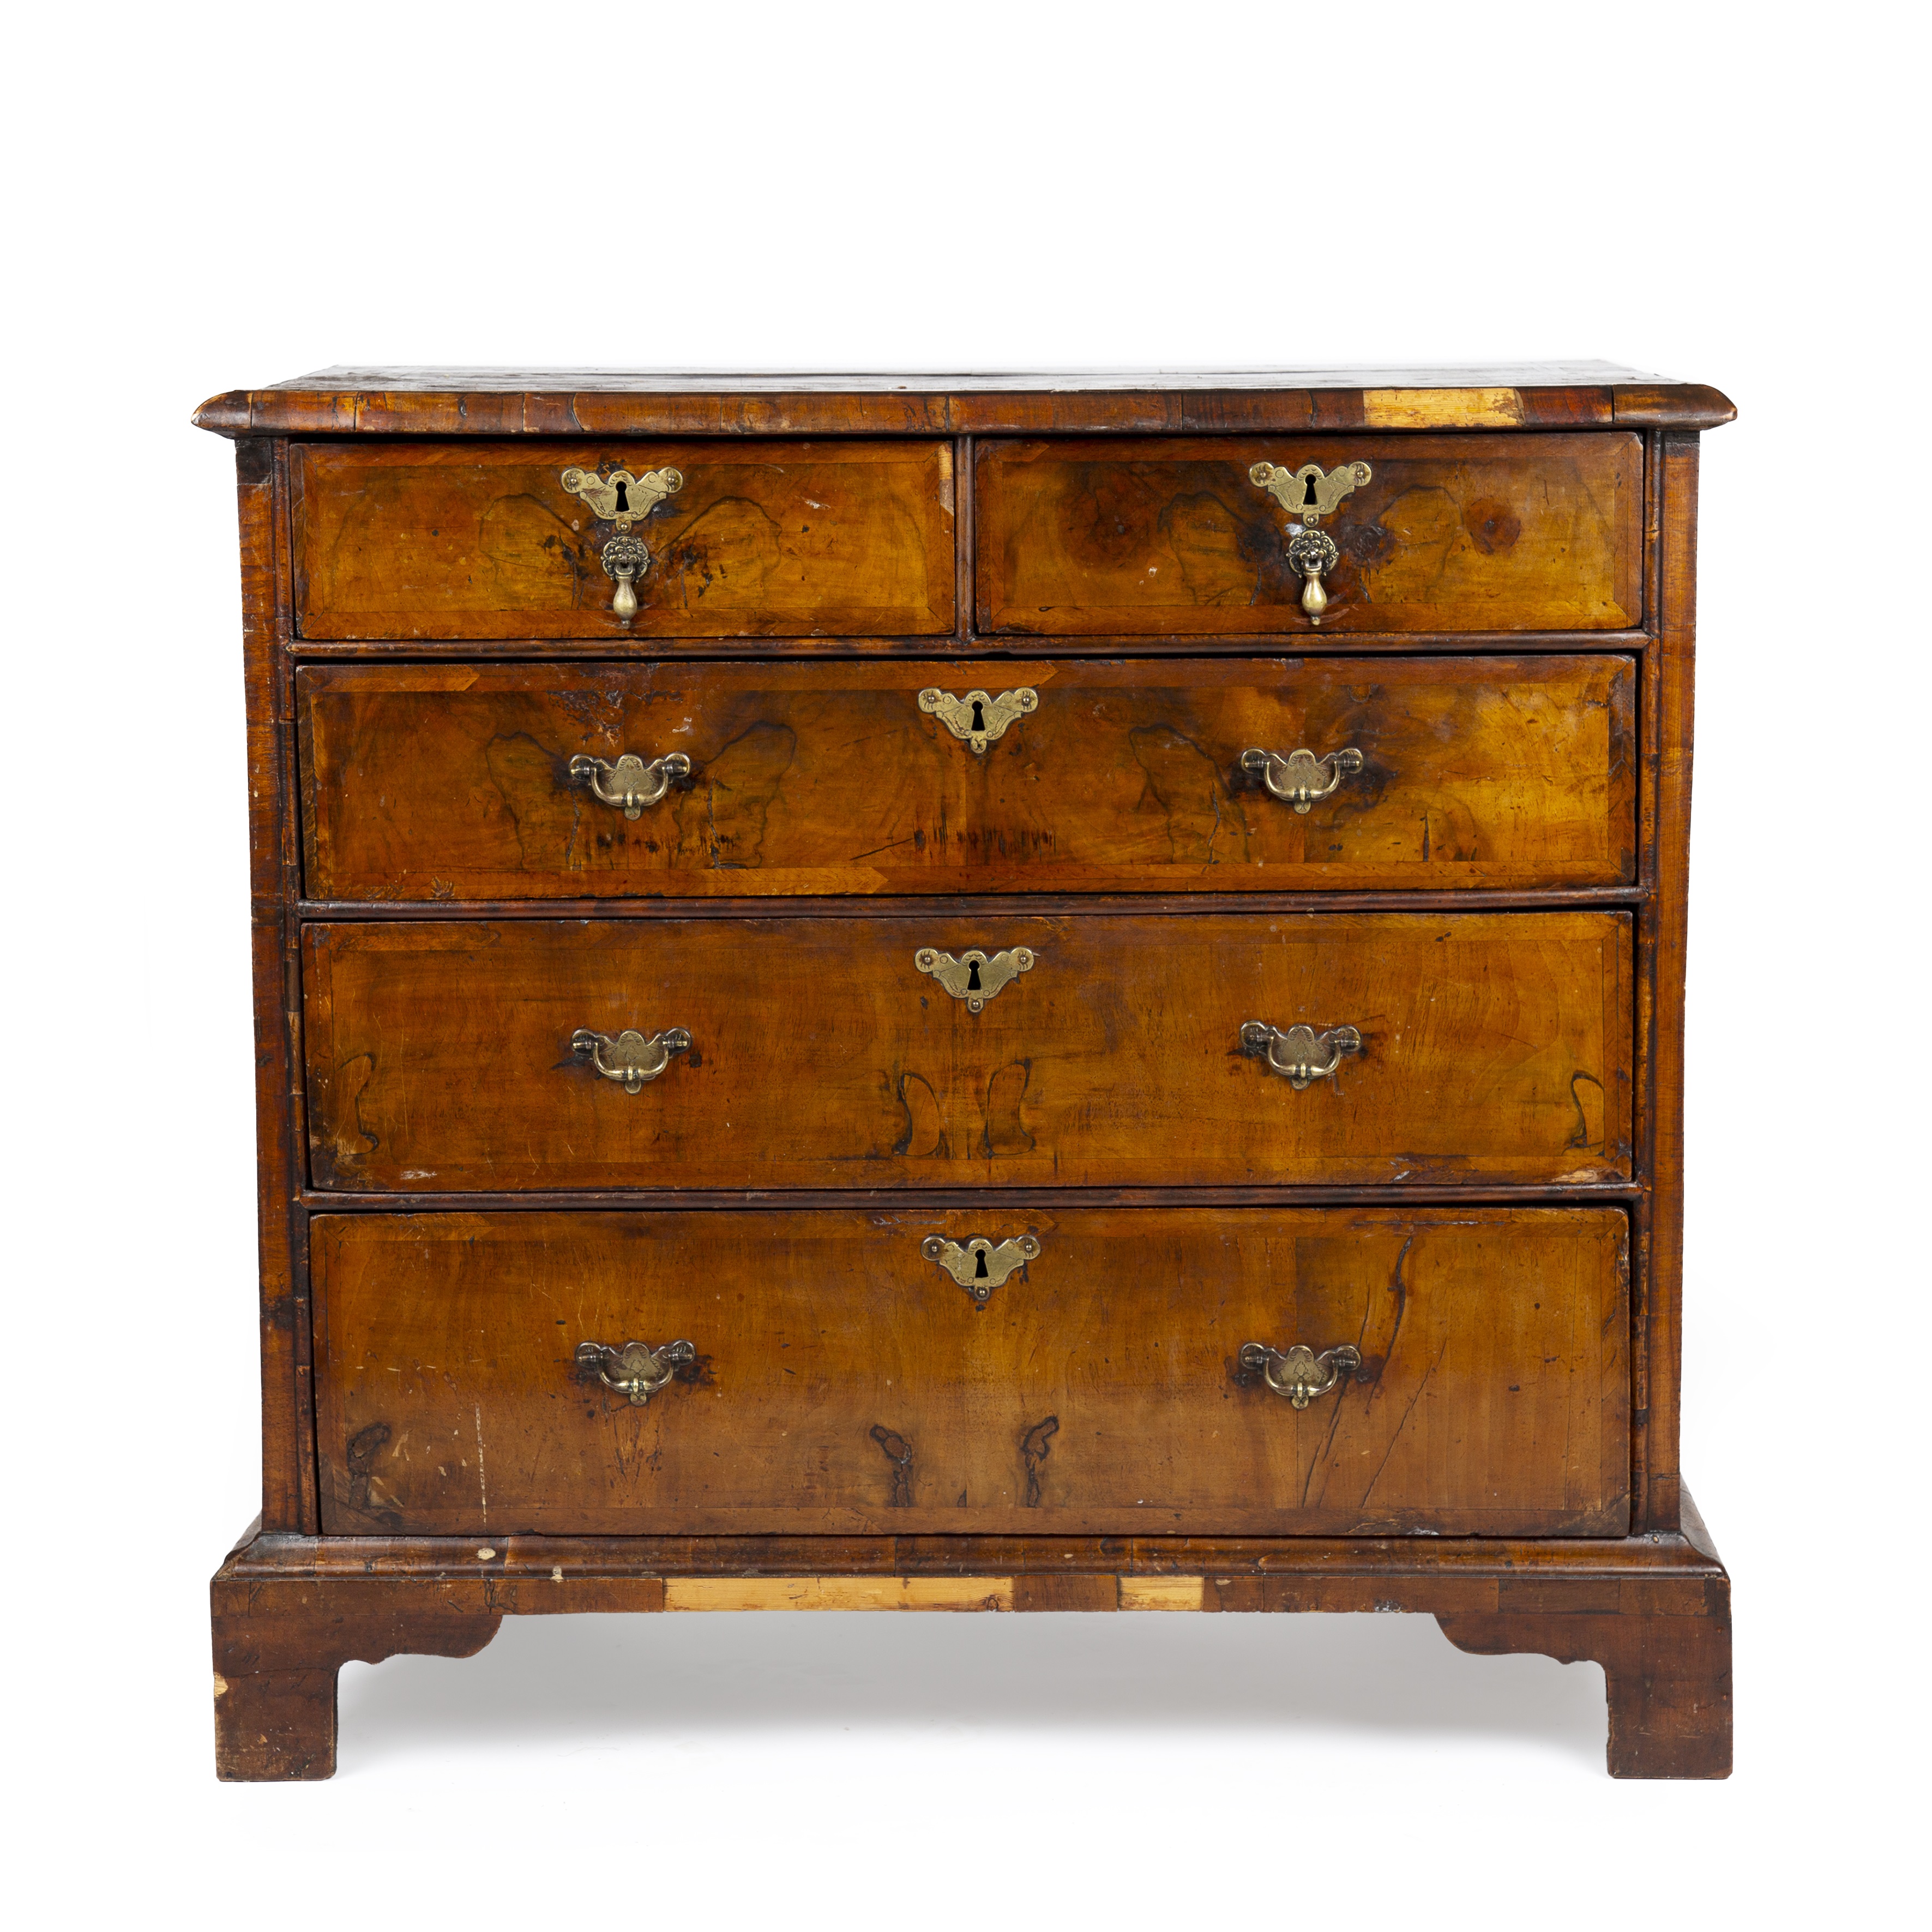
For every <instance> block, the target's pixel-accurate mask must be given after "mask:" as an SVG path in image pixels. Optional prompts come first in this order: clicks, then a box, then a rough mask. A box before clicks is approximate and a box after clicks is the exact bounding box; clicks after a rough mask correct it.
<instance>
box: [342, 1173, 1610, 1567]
mask: <svg viewBox="0 0 1932 1932" xmlns="http://www.w3.org/2000/svg"><path fill="white" fill-rule="evenodd" d="M1023 1225H1024V1227H1025V1230H1026V1231H1027V1232H1031V1233H1032V1234H1033V1235H1034V1236H1035V1237H1036V1238H1037V1239H1038V1241H1040V1249H1041V1251H1040V1255H1039V1256H1038V1258H1037V1259H1035V1260H1034V1262H1031V1264H1030V1265H1028V1266H1027V1267H1026V1268H1024V1269H1022V1271H1021V1272H1020V1273H1019V1274H1016V1275H1014V1276H1013V1277H1010V1278H1009V1279H1008V1280H1007V1281H1006V1282H1004V1283H1002V1284H1001V1286H998V1288H996V1289H993V1290H992V1292H991V1293H990V1295H989V1299H988V1301H987V1302H986V1304H984V1305H981V1304H977V1303H976V1302H975V1301H974V1299H973V1298H972V1297H971V1295H968V1293H967V1292H966V1291H965V1289H962V1288H961V1287H960V1286H959V1285H958V1284H957V1283H955V1282H954V1281H953V1280H952V1279H951V1277H950V1276H948V1275H947V1274H945V1273H944V1271H941V1269H940V1268H938V1267H937V1266H936V1265H935V1264H934V1263H933V1262H931V1261H929V1260H928V1259H926V1257H925V1256H924V1255H923V1254H922V1252H921V1248H920V1244H921V1242H922V1241H923V1240H924V1239H925V1238H926V1237H927V1236H928V1235H934V1234H938V1235H946V1236H948V1237H950V1238H953V1239H954V1240H956V1241H965V1240H966V1239H967V1238H969V1237H970V1236H971V1235H974V1234H976V1233H986V1234H989V1235H993V1236H994V1237H995V1238H1004V1237H1005V1236H1006V1235H1008V1234H1010V1233H1016V1232H1020V1231H1021V1229H1020V1226H1009V1225H1008V1222H1007V1220H1006V1219H1003V1218H1002V1217H1001V1214H1000V1213H999V1211H998V1209H997V1208H995V1207H992V1205H989V1206H988V1207H986V1208H981V1209H977V1210H973V1211H959V1212H956V1213H953V1214H882V1213H872V1214H865V1213H860V1212H855V1211H842V1212H838V1213H799V1212H785V1213H750V1212H745V1213H738V1214H729V1215H725V1214H494V1215H478V1214H440V1215H418V1216H395V1215H341V1216H338V1215H326V1216H323V1217H320V1218H319V1219H318V1220H317V1221H316V1223H314V1231H313V1238H314V1262H313V1266H314V1279H315V1284H316V1292H317V1298H318V1331H317V1334H318V1349H319V1356H320V1381H319V1387H320V1392H321V1414H320V1419H319V1423H318V1430H319V1438H320V1451H321V1456H322V1467H323V1489H324V1496H325V1508H324V1522H325V1526H326V1527H327V1528H328V1529H331V1530H340V1531H345V1532H356V1531H358V1530H361V1531H364V1532H368V1531H371V1530H375V1529H387V1530H389V1531H392V1532H403V1533H408V1532H427V1533H437V1534H473V1535H477V1536H479V1537H486V1538H487V1537H488V1536H490V1535H498V1534H500V1535H508V1534H510V1533H512V1532H520V1533H526V1534H528V1533H538V1532H550V1531H555V1532H573V1533H596V1532H612V1533H617V1532H625V1531H630V1532H638V1533H643V1534H663V1533H667V1532H707V1531H719V1532H736V1533H739V1534H745V1533H757V1532H774V1533H783V1532H796V1531H798V1530H800V1529H812V1530H820V1531H824V1530H844V1531H853V1532H865V1531H892V1530H895V1529H903V1530H904V1531H906V1532H921V1531H927V1532H933V1531H944V1530H975V1529H978V1530H982V1531H983V1530H985V1529H989V1528H992V1527H998V1526H1005V1527H1008V1528H1011V1529H1022V1528H1025V1529H1034V1530H1037V1531H1039V1532H1049V1533H1050V1532H1054V1531H1056V1530H1061V1529H1064V1530H1067V1531H1069V1532H1087V1533H1100V1534H1116V1535H1127V1534H1134V1533H1147V1532H1152V1531H1154V1530H1156V1529H1170V1530H1172V1529H1179V1530H1185V1531H1190V1532H1196V1533H1200V1534H1217V1533H1220V1534H1247V1533H1253V1534H1261V1535H1268V1534H1280V1533H1282V1532H1294V1531H1303V1532H1324V1533H1327V1532H1391V1531H1396V1532H1400V1531H1403V1530H1411V1529H1417V1528H1427V1529H1433V1530H1436V1531H1438V1532H1442V1533H1443V1534H1446V1535H1467V1534H1471V1533H1476V1532H1481V1533H1485V1534H1493V1535H1520V1534H1532V1533H1533V1534H1544V1535H1549V1534H1574V1535H1619V1534H1621V1533H1622V1530H1623V1529H1624V1527H1625V1523H1626V1522H1627V1520H1628V1481H1629V1473H1628V1472H1629V1445H1628V1367H1627V1362H1626V1359H1625V1335H1626V1334H1627V1331H1628V1319H1627V1311H1626V1288H1625V1281H1626V1272H1627V1262H1626V1248H1627V1242H1628V1223H1627V1221H1626V1219H1625V1216H1624V1214H1622V1212H1621V1211H1619V1210H1616V1209H1614V1208H1574V1209H1562V1208H1558V1209H1540V1208H1529V1209H1521V1208H1514V1209H1501V1208H1492V1209H1481V1208H1467V1209H1454V1210H1433V1211H1432V1210H1429V1209H1392V1210H1386V1211H1382V1210H1378V1211H1362V1210H1350V1209H1304V1210H1301V1211H1246V1212H1240V1213H1230V1212H1228V1211H1212V1210H1205V1211H1204V1210H1199V1209H1191V1210H1190V1209H1175V1210H1144V1211H1120V1210H1097V1211H1082V1210H1073V1211H1063V1212H1060V1213H1058V1214H1034V1215H1033V1216H1031V1217H1028V1219H1027V1220H1026V1221H1025V1223H1024V1224H1023ZM674 1339H684V1340H689V1341H690V1342H691V1343H693V1345H694V1346H695V1348H696V1349H697V1361H696V1362H695V1363H694V1364H693V1365H692V1366H691V1367H690V1368H689V1369H688V1370H685V1371H683V1372H682V1374H681V1376H680V1379H679V1381H678V1382H676V1383H674V1384H673V1385H672V1387H671V1388H670V1390H669V1391H667V1392H666V1393H665V1394H662V1395H660V1396H658V1397H655V1398H654V1399H653V1400H652V1401H651V1402H650V1403H649V1405H648V1406H645V1407H643V1408H634V1407H632V1406H630V1405H628V1403H625V1402H624V1401H623V1400H622V1398H621V1397H616V1396H613V1395H612V1394H609V1393H608V1392H607V1391H604V1389H602V1388H601V1387H599V1386H598V1385H596V1384H595V1382H589V1383H586V1382H584V1381H583V1380H582V1379H580V1376H579V1375H578V1374H577V1372H576V1371H575V1370H574V1367H573V1358H574V1352H575V1350H576V1349H577V1346H578V1345H579V1344H580V1343H583V1342H584V1341H601V1342H604V1343H607V1344H610V1345H611V1346H616V1345H618V1344H620V1343H623V1342H625V1341H627V1340H643V1341H646V1342H648V1343H651V1344H652V1345H653V1346H658V1345H661V1344H663V1343H667V1342H669V1341H670V1340H674ZM1255 1340H1259V1341H1262V1342H1265V1343H1268V1345H1269V1346H1274V1347H1277V1348H1281V1349H1286V1347H1287V1346H1289V1344H1290V1343H1291V1342H1295V1341H1300V1342H1303V1343H1307V1345H1309V1346H1311V1347H1313V1348H1315V1349H1328V1348H1332V1347H1334V1346H1338V1345H1339V1344H1340V1343H1344V1342H1346V1343H1352V1344H1353V1345H1355V1346H1356V1347H1358V1349H1360V1350H1361V1352H1362V1355H1363V1358H1364V1360H1363V1366H1362V1370H1361V1373H1360V1375H1359V1376H1358V1377H1357V1378H1356V1379H1355V1380H1354V1381H1353V1382H1350V1383H1349V1384H1348V1385H1346V1386H1344V1387H1343V1388H1341V1389H1340V1390H1338V1391H1335V1392H1334V1393H1332V1394H1330V1395H1328V1396H1326V1397H1322V1398H1319V1399H1318V1400H1316V1401H1315V1402H1314V1403H1311V1405H1310V1407H1309V1408H1308V1409H1306V1410H1304V1411H1301V1412H1297V1411H1296V1410H1295V1409H1293V1408H1292V1406H1290V1405H1289V1403H1287V1402H1286V1401H1285V1400H1283V1398H1281V1397H1279V1396H1277V1395H1275V1394H1273V1393H1272V1392H1271V1391H1269V1390H1268V1388H1266V1387H1265V1385H1264V1384H1263V1383H1262V1382H1261V1381H1260V1380H1259V1378H1258V1377H1256V1376H1252V1375H1250V1374H1249V1373H1247V1371H1245V1370H1241V1368H1240V1367H1238V1364H1237V1362H1236V1361H1235V1357H1236V1355H1237V1352H1238V1349H1240V1347H1241V1345H1242V1344H1243V1343H1245V1342H1248V1341H1255Z"/></svg>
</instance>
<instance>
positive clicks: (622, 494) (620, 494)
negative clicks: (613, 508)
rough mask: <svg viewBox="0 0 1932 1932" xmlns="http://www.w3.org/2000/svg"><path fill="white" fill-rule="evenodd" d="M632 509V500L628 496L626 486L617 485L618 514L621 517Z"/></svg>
mask: <svg viewBox="0 0 1932 1932" xmlns="http://www.w3.org/2000/svg"><path fill="white" fill-rule="evenodd" d="M630 507H631V499H630V496H629V495H628V493H627V492H626V490H625V485H624V484H622V483H619V484H618V485H617V510H618V514H619V515H622V514H624V513H625V511H628V509H629V508H630Z"/></svg>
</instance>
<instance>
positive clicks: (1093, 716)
mask: <svg viewBox="0 0 1932 1932" xmlns="http://www.w3.org/2000/svg"><path fill="white" fill-rule="evenodd" d="M297 688H298V692H299V712H300V721H301V730H302V768H303V781H304V783H303V796H304V811H305V817H304V826H305V836H306V848H307V864H308V890H309V892H310V894H311V895H312V896H313V897H315V898H324V899H338V900H353V899H365V900H368V899H399V900H407V899H425V900H426V899H435V898H465V899H511V898H603V897H608V898H622V897H626V896H652V897H666V898H705V897H711V896H725V895H730V896H739V895H754V894H756V895H763V894H770V895H774V896H778V895H787V894H807V893H818V892H840V893H869V892H892V893H909V892H1012V891H1029V890H1031V891H1055V890H1058V891H1079V890H1083V889H1096V888H1099V889H1105V888H1110V887H1111V888H1115V889H1121V888H1126V889H1136V888H1138V889H1160V890H1165V891H1169V892H1229V891H1241V890H1248V889H1253V890H1272V891H1281V890H1307V889H1330V888H1333V889H1349V888H1355V889H1361V888H1385V887H1397V888H1412V889H1418V890H1439V889H1444V888H1453V887H1461V886H1487V887H1491V888H1496V887H1509V886H1544V885H1602V884H1614V883H1623V882H1625V881H1628V880H1630V879H1631V877H1633V876H1634V863H1635V861H1634V847H1635V842H1636V820H1635V808H1634V789H1635V769H1636V763H1637V760H1636V757H1635V741H1634V702H1635V689H1636V671H1635V664H1634V661H1633V660H1632V659H1631V658H1625V657H1614V656H1607V655H1606V656H1598V657H1547V658H1537V657H1529V658H1409V659H1402V658H1393V659H1385V660H1382V661H1379V662H1376V663H1375V664H1367V663H1365V662H1364V661H1363V660H1361V659H1360V658H1357V659H1355V660H1354V661H1343V660H1338V659H1334V658H1306V659H1301V660H1280V659H1277V660H1271V661H1257V660H1253V659H1226V658H1212V659H1202V658H1196V659H1192V660H1190V659H1178V660H1171V661H1166V662H1160V663H1153V664H1150V663H1140V664H1109V663H1094V662H1088V663H1082V662H1079V661H1073V662H1066V661H1063V662H1061V663H1058V664H1053V663H1032V664H1028V663H1023V662H1013V663H1004V664H1001V663H967V664H945V663H926V664H822V663H811V664H715V663H713V664H540V665H532V664H496V665H476V664H460V665H459V664H446V665H444V664H410V665H388V664H354V665H326V666H314V665H311V666H308V667H305V668H304V669H303V670H302V671H301V672H300V673H299V674H298V678H297ZM922 690H924V691H943V692H944V693H945V694H946V695H947V698H949V699H951V700H958V701H959V704H960V705H961V706H962V707H963V706H965V705H966V704H967V702H968V696H969V694H971V693H973V692H974V691H978V692H979V693H980V694H981V695H980V700H978V701H979V702H980V707H981V708H980V721H981V723H982V724H986V725H989V726H992V727H995V728H997V729H998V736H996V737H988V738H986V739H983V740H981V741H978V742H980V743H981V745H982V748H980V749H978V750H976V749H975V748H974V744H975V742H976V741H975V740H974V739H973V738H972V737H971V736H970V733H971V730H972V724H973V718H972V713H971V710H970V709H965V710H964V711H963V712H961V711H953V710H951V709H950V706H939V707H937V708H935V709H926V708H922V705H921V703H920V693H921V691H922ZM1013 692H1022V693H1025V694H1028V697H1027V698H1013V699H1011V700H1009V701H1008V702H1007V703H1006V704H1005V705H1004V706H1003V705H1002V704H1001V701H1000V700H1001V699H1002V698H1004V697H1007V694H1010V693H1013ZM1028 699H1030V700H1031V708H1030V709H1019V708H1018V707H1019V706H1020V705H1021V704H1022V703H1027V702H1028ZM929 702H930V700H929ZM946 715H950V716H952V717H953V718H955V719H956V721H957V722H958V723H959V724H960V725H962V727H964V728H965V730H967V731H968V733H969V736H968V737H966V738H965V739H962V738H961V737H959V736H957V735H956V733H955V731H954V730H953V728H951V727H949V725H948V724H947V722H946V721H945V716H946ZM1296 751H1304V752H1307V753H1310V754H1313V756H1312V757H1311V758H1310V759H1307V760H1302V761H1299V762H1296V761H1294V760H1292V754H1294V753H1295V752H1296ZM1263 752H1266V753H1271V754H1275V757H1276V760H1277V762H1276V763H1275V764H1274V766H1264V768H1263V769H1262V771H1260V772H1257V771H1256V770H1255V769H1253V768H1252V766H1253V759H1250V762H1249V763H1247V764H1244V754H1260V753H1263ZM1334 754H1345V755H1344V757H1343V759H1342V760H1341V761H1340V763H1337V760H1336V759H1335V757H1334ZM625 756H628V757H633V758H634V759H636V760H637V761H638V764H639V766H640V767H641V768H642V769H640V771H639V772H637V775H635V776H634V777H633V778H630V779H628V780H625V779H620V778H619V776H618V775H617V761H618V760H619V759H620V758H622V757H625ZM1351 757H1352V759H1353V760H1354V762H1353V764H1352V766H1351V764H1350V759H1351ZM667 758H668V759H670V760H673V764H671V765H665V764H664V763H662V761H663V760H666V759H667ZM572 760H579V761H580V762H579V763H578V764H577V766H576V767H575V769H574V770H573V766H572ZM676 760H682V761H683V763H684V764H685V766H688V769H682V770H680V769H675V768H674V766H675V761H676ZM1318 760H1326V762H1325V763H1320V762H1316V761H1318ZM585 761H592V762H585ZM600 763H601V766H603V767H605V768H606V769H603V770H601V771H600V770H599V769H598V768H597V767H598V764H600ZM1270 772H1272V773H1273V775H1274V783H1275V790H1273V791H1271V790H1269V789H1268V775H1269V773H1270ZM1331 785H1332V787H1333V789H1332V790H1330V791H1329V792H1328V795H1327V796H1317V797H1314V798H1312V799H1310V798H1308V797H1306V796H1303V795H1302V794H1303V793H1306V792H1308V791H1311V790H1319V789H1320V788H1321V787H1326V786H1331ZM599 786H601V792H602V795H601V796H600V795H599V792H598V789H597V787H599ZM627 786H635V787H640V789H637V790H627ZM1283 793H1285V794H1286V796H1283V795H1281V794H1283ZM633 814H634V815H633Z"/></svg>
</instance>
